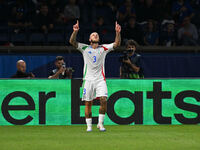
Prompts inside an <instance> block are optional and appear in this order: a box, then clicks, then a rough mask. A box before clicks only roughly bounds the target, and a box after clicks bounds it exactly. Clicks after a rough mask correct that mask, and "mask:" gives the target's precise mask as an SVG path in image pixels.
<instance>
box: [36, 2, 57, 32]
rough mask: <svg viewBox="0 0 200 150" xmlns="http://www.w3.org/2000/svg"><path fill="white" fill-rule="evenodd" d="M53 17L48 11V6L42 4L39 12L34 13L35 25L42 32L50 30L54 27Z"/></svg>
mask: <svg viewBox="0 0 200 150" xmlns="http://www.w3.org/2000/svg"><path fill="white" fill-rule="evenodd" d="M53 20H54V18H53V16H52V15H51V14H50V13H49V8H48V6H47V5H46V4H42V5H41V7H40V12H39V14H37V15H36V18H35V25H36V26H37V27H38V28H39V30H40V31H42V32H43V33H45V34H46V33H48V32H51V31H52V30H53V29H54V21H53Z"/></svg>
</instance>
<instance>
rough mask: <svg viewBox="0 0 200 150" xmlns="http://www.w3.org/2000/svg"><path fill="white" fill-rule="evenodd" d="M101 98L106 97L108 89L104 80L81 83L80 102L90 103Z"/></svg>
mask: <svg viewBox="0 0 200 150" xmlns="http://www.w3.org/2000/svg"><path fill="white" fill-rule="evenodd" d="M102 96H105V97H108V89H107V85H106V81H105V80H94V81H88V80H85V81H83V96H82V101H92V100H94V99H96V98H97V97H102Z"/></svg>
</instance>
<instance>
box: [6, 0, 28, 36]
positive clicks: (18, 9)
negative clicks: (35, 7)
mask: <svg viewBox="0 0 200 150" xmlns="http://www.w3.org/2000/svg"><path fill="white" fill-rule="evenodd" d="M31 25H32V23H31V20H30V18H29V17H28V8H27V7H26V5H25V1H24V0H17V1H16V3H15V4H14V6H12V8H11V12H10V17H9V20H8V26H10V27H13V32H15V33H19V32H23V31H25V27H29V26H31Z"/></svg>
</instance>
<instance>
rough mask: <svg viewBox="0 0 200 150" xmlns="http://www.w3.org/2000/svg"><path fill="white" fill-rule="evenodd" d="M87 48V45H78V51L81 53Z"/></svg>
mask: <svg viewBox="0 0 200 150" xmlns="http://www.w3.org/2000/svg"><path fill="white" fill-rule="evenodd" d="M86 48H88V45H87V44H83V43H78V48H77V49H78V50H79V51H80V52H81V53H83V51H84V50H85V49H86Z"/></svg>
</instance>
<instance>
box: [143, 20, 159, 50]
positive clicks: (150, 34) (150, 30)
mask: <svg viewBox="0 0 200 150" xmlns="http://www.w3.org/2000/svg"><path fill="white" fill-rule="evenodd" d="M158 43H159V34H158V32H157V31H156V26H155V22H154V21H153V20H149V21H148V23H147V30H146V32H145V33H144V44H145V45H147V46H155V45H158Z"/></svg>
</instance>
